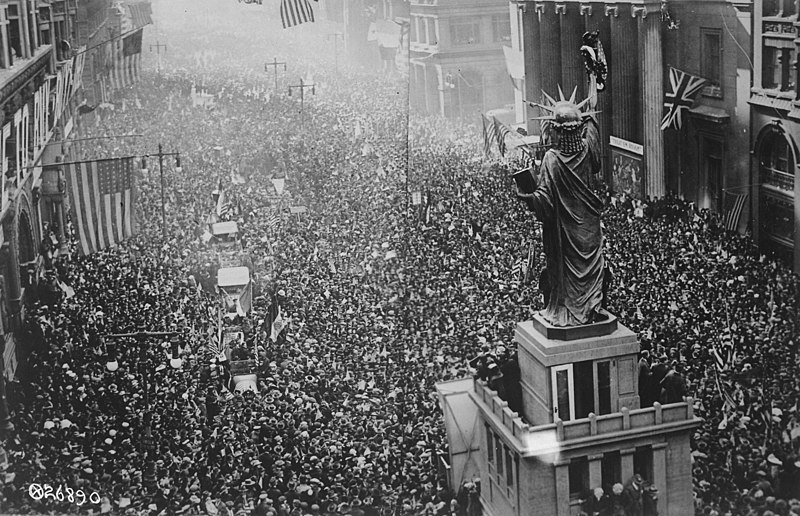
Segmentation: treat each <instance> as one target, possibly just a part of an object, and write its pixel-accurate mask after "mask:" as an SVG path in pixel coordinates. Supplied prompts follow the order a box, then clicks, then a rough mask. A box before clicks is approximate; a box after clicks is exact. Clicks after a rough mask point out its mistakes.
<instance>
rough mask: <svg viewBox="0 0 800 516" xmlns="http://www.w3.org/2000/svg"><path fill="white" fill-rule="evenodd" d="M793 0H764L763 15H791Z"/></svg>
mask: <svg viewBox="0 0 800 516" xmlns="http://www.w3.org/2000/svg"><path fill="white" fill-rule="evenodd" d="M793 3H794V0H764V10H763V16H791V15H792V14H794V12H793V9H792V4H793Z"/></svg>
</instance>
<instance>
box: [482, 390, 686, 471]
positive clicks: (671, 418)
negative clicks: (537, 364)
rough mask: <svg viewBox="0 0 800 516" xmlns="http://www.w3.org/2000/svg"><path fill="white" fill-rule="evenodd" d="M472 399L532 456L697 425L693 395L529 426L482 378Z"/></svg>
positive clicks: (524, 455) (521, 451)
mask: <svg viewBox="0 0 800 516" xmlns="http://www.w3.org/2000/svg"><path fill="white" fill-rule="evenodd" d="M471 397H472V398H473V401H475V403H476V404H477V405H478V407H479V408H480V409H481V410H482V412H483V413H484V414H485V415H486V419H487V420H491V421H492V422H493V423H494V424H495V425H497V426H499V427H501V428H502V429H504V430H505V434H506V435H507V436H508V437H513V439H512V441H515V444H516V445H517V446H518V452H519V453H520V454H521V455H522V456H523V457H533V456H538V455H545V454H550V453H556V452H558V451H564V450H566V449H571V448H581V447H583V446H588V445H591V444H594V443H596V442H597V441H598V440H606V441H611V440H622V439H630V438H636V437H641V436H646V435H657V434H664V433H667V432H674V431H686V430H691V429H692V428H695V427H696V426H698V425H699V424H700V419H699V418H697V417H695V415H694V406H693V400H692V398H685V401H682V402H680V403H671V404H669V405H661V404H660V403H656V404H654V405H653V406H652V407H649V408H643V409H635V410H628V409H627V408H623V409H622V410H621V411H620V412H616V413H613V414H607V415H603V416H595V415H594V414H590V415H589V417H587V418H583V419H575V420H572V421H561V420H557V421H556V422H555V423H550V424H546V425H538V426H531V425H529V424H527V423H526V422H525V421H523V420H522V418H521V417H520V415H519V414H517V413H516V412H514V411H512V410H511V409H509V408H508V403H506V402H505V401H503V400H501V399H500V397H499V396H498V395H497V392H495V391H493V390H492V389H490V388H489V387H488V386H487V385H486V383H485V382H484V381H482V380H475V392H474V394H471Z"/></svg>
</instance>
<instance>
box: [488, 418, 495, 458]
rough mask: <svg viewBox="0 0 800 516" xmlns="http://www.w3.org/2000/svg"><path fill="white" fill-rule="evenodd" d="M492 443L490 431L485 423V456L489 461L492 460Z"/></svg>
mask: <svg viewBox="0 0 800 516" xmlns="http://www.w3.org/2000/svg"><path fill="white" fill-rule="evenodd" d="M493 446H494V444H493V443H492V431H491V430H490V429H489V425H486V458H487V459H488V461H489V462H492V461H494V448H493Z"/></svg>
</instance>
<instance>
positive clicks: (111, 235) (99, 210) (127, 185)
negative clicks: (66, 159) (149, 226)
mask: <svg viewBox="0 0 800 516" xmlns="http://www.w3.org/2000/svg"><path fill="white" fill-rule="evenodd" d="M66 172H67V177H68V180H67V189H68V191H69V197H70V203H71V206H72V217H73V221H74V222H75V226H76V229H77V234H78V240H79V246H78V247H79V249H80V252H81V254H82V255H84V256H85V255H89V254H91V253H93V252H95V251H100V250H101V249H105V248H106V247H111V246H114V245H116V244H118V243H120V242H122V241H123V240H125V239H127V238H129V237H131V236H133V235H135V234H136V233H137V232H138V227H137V223H136V181H135V177H134V163H133V158H132V157H127V158H116V159H107V160H101V161H86V162H81V163H73V164H68V165H66Z"/></svg>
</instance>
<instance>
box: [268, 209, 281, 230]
mask: <svg viewBox="0 0 800 516" xmlns="http://www.w3.org/2000/svg"><path fill="white" fill-rule="evenodd" d="M280 221H281V218H280V217H279V216H278V214H277V213H273V214H272V215H270V216H269V217H268V218H267V227H268V228H269V230H270V231H275V228H277V227H278V224H279V223H280Z"/></svg>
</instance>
